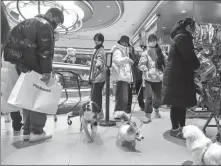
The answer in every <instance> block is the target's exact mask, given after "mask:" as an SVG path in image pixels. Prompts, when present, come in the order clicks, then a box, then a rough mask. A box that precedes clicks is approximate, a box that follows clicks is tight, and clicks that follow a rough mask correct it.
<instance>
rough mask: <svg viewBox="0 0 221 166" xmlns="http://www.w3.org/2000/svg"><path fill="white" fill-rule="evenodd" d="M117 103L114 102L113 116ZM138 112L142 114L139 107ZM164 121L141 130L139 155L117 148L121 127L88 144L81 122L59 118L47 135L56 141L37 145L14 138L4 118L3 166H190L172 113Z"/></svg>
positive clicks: (211, 132) (100, 134)
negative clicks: (174, 133)
mask: <svg viewBox="0 0 221 166" xmlns="http://www.w3.org/2000/svg"><path fill="white" fill-rule="evenodd" d="M113 107H114V103H113V101H112V102H111V114H110V115H112V111H113ZM135 110H139V108H138V106H136V107H135ZM161 114H162V117H163V118H162V119H154V120H153V122H152V123H150V124H147V125H143V126H142V127H141V128H140V130H141V133H142V134H143V135H144V137H145V138H144V140H143V141H141V142H137V147H136V149H137V151H136V152H131V151H126V150H123V149H121V148H119V146H117V144H116V136H117V132H118V127H119V125H120V123H118V124H117V126H115V127H99V129H98V134H97V136H96V140H95V143H93V144H88V143H87V141H86V140H85V135H84V133H80V132H79V128H80V127H79V118H78V117H76V118H73V119H72V121H73V124H72V125H71V126H68V125H67V121H66V118H67V117H66V115H59V116H58V121H57V123H55V122H54V121H53V118H52V117H49V118H48V121H47V125H46V131H48V132H51V133H53V139H52V140H49V141H46V142H43V143H37V144H30V143H27V142H23V141H22V136H21V134H18V135H13V131H12V129H11V124H10V123H8V124H5V122H4V118H3V117H2V118H1V164H2V165H43V164H46V165H47V164H48V165H103V164H105V165H106V164H108V165H117V164H122V165H142V164H145V165H149V164H157V165H161V164H162V165H190V164H191V163H192V162H191V154H190V152H189V151H188V150H187V148H186V146H185V141H183V140H176V139H174V138H171V137H170V136H169V134H168V130H169V129H170V119H169V111H168V110H165V109H162V110H161ZM143 116H144V113H143V112H140V111H135V113H134V114H133V119H134V120H135V121H136V122H137V124H138V125H139V124H140V122H139V120H140V119H141V118H142V117H143ZM187 123H188V124H195V125H197V126H202V125H203V124H204V123H205V120H199V119H192V120H187ZM215 133H216V129H215V128H211V129H208V130H207V134H208V136H213V135H214V134H215Z"/></svg>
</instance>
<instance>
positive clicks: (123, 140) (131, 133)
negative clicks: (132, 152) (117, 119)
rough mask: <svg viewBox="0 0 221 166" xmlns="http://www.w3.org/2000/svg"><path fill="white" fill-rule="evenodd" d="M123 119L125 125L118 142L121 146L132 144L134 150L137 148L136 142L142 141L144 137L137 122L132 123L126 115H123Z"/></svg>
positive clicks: (120, 131)
mask: <svg viewBox="0 0 221 166" xmlns="http://www.w3.org/2000/svg"><path fill="white" fill-rule="evenodd" d="M121 119H122V121H123V125H122V126H121V127H120V130H119V132H118V137H117V138H118V141H119V142H120V145H121V146H126V145H127V144H130V145H131V146H132V148H133V149H135V148H136V140H138V141H141V140H142V139H144V137H143V136H142V135H141V134H140V131H139V129H138V127H137V125H136V122H133V121H130V119H129V118H128V116H127V115H126V113H122V115H121Z"/></svg>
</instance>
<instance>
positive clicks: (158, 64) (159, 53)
mask: <svg viewBox="0 0 221 166" xmlns="http://www.w3.org/2000/svg"><path fill="white" fill-rule="evenodd" d="M152 41H157V36H156V35H154V34H151V35H150V36H149V37H148V42H152ZM155 50H156V54H157V60H156V68H157V69H158V70H160V71H163V70H164V68H165V57H164V55H163V52H162V50H161V48H160V46H159V45H158V44H156V46H155Z"/></svg>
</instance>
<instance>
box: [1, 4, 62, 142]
mask: <svg viewBox="0 0 221 166" xmlns="http://www.w3.org/2000/svg"><path fill="white" fill-rule="evenodd" d="M63 22H64V15H63V13H62V11H61V10H59V9H57V8H51V9H49V10H48V11H47V12H46V14H45V15H38V16H36V17H35V18H32V19H27V20H25V21H22V22H21V23H19V24H18V25H16V26H15V27H14V28H13V29H12V31H11V33H10V35H9V41H8V42H7V44H6V46H5V49H4V59H5V61H9V62H11V63H13V64H15V65H16V68H17V71H18V74H21V72H28V71H31V70H33V71H35V72H37V73H39V74H42V75H43V76H42V81H43V82H45V83H46V84H47V83H48V82H49V81H50V79H51V72H52V59H53V55H54V43H55V42H54V40H55V39H54V30H55V29H56V27H57V25H59V24H62V23H63ZM27 102H28V96H27ZM23 113H24V117H26V118H25V120H24V121H25V122H24V133H23V135H24V137H23V139H24V140H29V141H30V142H35V141H42V140H46V139H50V138H51V137H52V136H51V135H50V134H46V133H45V132H44V130H43V128H44V126H45V123H46V119H47V116H46V114H44V113H38V112H34V111H30V110H23Z"/></svg>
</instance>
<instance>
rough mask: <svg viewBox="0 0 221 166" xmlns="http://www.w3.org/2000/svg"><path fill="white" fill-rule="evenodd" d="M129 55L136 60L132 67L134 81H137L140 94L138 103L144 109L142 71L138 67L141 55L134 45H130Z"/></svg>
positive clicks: (136, 88) (136, 86)
mask: <svg viewBox="0 0 221 166" xmlns="http://www.w3.org/2000/svg"><path fill="white" fill-rule="evenodd" d="M129 57H130V58H131V59H132V60H133V61H134V64H133V65H132V66H131V67H132V73H133V81H134V83H135V90H136V93H137V95H138V104H139V106H140V109H141V111H144V100H143V99H144V98H143V84H142V82H143V80H142V72H141V71H140V69H139V68H138V64H139V60H140V56H139V55H138V54H136V53H135V50H134V47H132V46H129ZM131 90H132V89H131ZM131 94H132V93H131ZM131 101H132V100H131ZM131 105H132V103H131Z"/></svg>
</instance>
